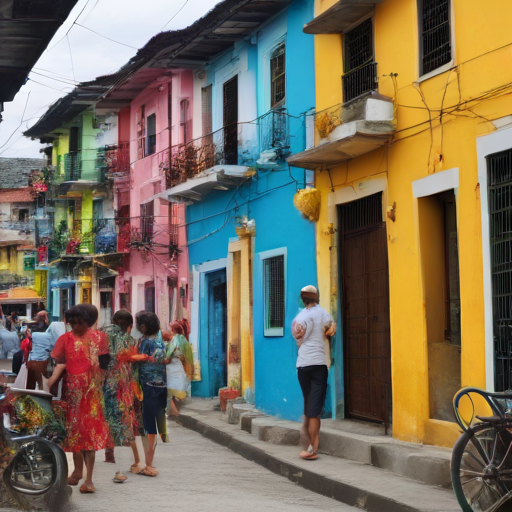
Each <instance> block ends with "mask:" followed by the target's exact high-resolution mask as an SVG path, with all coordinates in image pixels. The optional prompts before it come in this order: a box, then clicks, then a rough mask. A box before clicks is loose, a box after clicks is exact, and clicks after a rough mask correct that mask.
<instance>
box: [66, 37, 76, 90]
mask: <svg viewBox="0 0 512 512" xmlns="http://www.w3.org/2000/svg"><path fill="white" fill-rule="evenodd" d="M66 39H67V40H68V47H69V57H70V58H71V71H72V72H73V81H74V82H75V83H76V77H75V66H74V64H73V53H72V52H71V43H70V42H69V35H66Z"/></svg>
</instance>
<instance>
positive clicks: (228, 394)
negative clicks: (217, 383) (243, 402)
mask: <svg viewBox="0 0 512 512" xmlns="http://www.w3.org/2000/svg"><path fill="white" fill-rule="evenodd" d="M239 396H240V391H238V389H233V388H222V389H219V398H220V410H221V411H222V412H226V407H227V405H228V400H233V399H234V398H238V397H239Z"/></svg>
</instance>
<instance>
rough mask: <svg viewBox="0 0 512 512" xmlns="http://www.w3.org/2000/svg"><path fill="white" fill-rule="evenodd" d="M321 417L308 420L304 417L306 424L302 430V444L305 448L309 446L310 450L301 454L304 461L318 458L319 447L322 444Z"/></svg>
mask: <svg viewBox="0 0 512 512" xmlns="http://www.w3.org/2000/svg"><path fill="white" fill-rule="evenodd" d="M320 423H321V422H320V417H318V418H306V417H304V423H303V425H302V428H301V429H300V435H301V438H300V443H301V445H302V446H303V448H306V446H308V445H309V447H310V448H309V449H307V450H305V451H303V452H301V453H300V456H301V457H302V458H303V459H310V460H315V459H317V458H318V456H317V452H318V446H319V444H320V437H319V433H320Z"/></svg>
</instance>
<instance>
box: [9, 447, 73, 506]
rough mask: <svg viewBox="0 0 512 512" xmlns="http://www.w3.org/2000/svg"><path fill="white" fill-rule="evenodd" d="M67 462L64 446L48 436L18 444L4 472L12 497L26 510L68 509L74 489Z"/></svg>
mask: <svg viewBox="0 0 512 512" xmlns="http://www.w3.org/2000/svg"><path fill="white" fill-rule="evenodd" d="M67 477H68V464H67V460H66V456H65V454H64V452H63V451H62V449H61V448H60V447H59V446H57V445H56V444H54V443H52V442H50V441H47V440H46V439H36V440H30V441H27V442H25V443H23V444H22V445H21V446H20V447H19V451H18V453H17V455H16V457H15V458H14V459H13V460H12V462H11V463H10V464H9V466H8V467H7V468H6V470H5V471H4V474H3V481H4V485H5V487H6V489H8V492H9V494H10V495H11V497H12V498H13V499H14V500H16V501H17V502H18V503H19V505H20V506H21V507H23V508H27V509H33V508H38V509H43V510H49V511H52V512H53V511H55V512H60V511H64V510H68V501H69V497H70V495H71V489H70V487H69V486H68V483H67Z"/></svg>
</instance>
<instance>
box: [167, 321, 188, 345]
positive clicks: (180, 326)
mask: <svg viewBox="0 0 512 512" xmlns="http://www.w3.org/2000/svg"><path fill="white" fill-rule="evenodd" d="M170 327H171V329H172V330H173V331H174V332H175V333H176V334H181V335H183V336H185V338H187V341H188V337H189V335H190V324H189V323H188V320H187V319H186V318H183V319H182V320H177V321H176V322H173V323H172V324H171V326H170Z"/></svg>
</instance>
